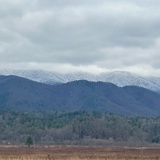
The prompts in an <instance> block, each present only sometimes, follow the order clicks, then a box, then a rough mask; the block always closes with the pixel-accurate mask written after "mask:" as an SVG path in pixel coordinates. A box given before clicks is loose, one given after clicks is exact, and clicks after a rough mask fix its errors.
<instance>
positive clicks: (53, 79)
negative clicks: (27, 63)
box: [0, 70, 160, 92]
mask: <svg viewBox="0 0 160 160" xmlns="http://www.w3.org/2000/svg"><path fill="white" fill-rule="evenodd" d="M0 75H16V76H20V77H24V78H27V79H30V80H34V81H37V82H42V83H47V84H57V83H67V82H71V81H75V80H88V81H93V82H98V81H102V82H110V83H114V84H116V85H117V86H119V87H124V86H130V85H131V86H133V85H134V86H140V87H144V88H147V89H149V90H152V91H156V92H160V77H154V76H148V77H145V76H140V75H137V74H133V73H129V72H123V71H116V72H110V73H102V74H100V75H93V74H88V73H71V74H60V73H56V72H47V71H41V70H0Z"/></svg>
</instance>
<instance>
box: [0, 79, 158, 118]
mask: <svg viewBox="0 0 160 160" xmlns="http://www.w3.org/2000/svg"><path fill="white" fill-rule="evenodd" d="M137 95H138V96H137ZM0 108H9V109H10V108H12V109H15V110H79V109H85V110H100V111H108V112H114V113H121V114H126V115H160V95H159V94H157V93H155V92H152V91H149V90H147V89H144V88H140V87H133V86H132V87H124V88H121V87H117V86H116V85H114V84H111V83H103V82H96V83H95V82H89V81H84V80H81V81H74V82H69V83H66V84H61V85H56V86H55V85H54V86H53V85H47V84H43V83H37V82H34V81H30V80H28V79H25V78H20V77H16V76H7V77H5V76H0Z"/></svg>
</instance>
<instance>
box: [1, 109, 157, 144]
mask: <svg viewBox="0 0 160 160" xmlns="http://www.w3.org/2000/svg"><path fill="white" fill-rule="evenodd" d="M0 130H1V132H0V144H24V143H25V142H26V139H27V137H28V136H30V137H32V139H33V141H34V143H35V144H41V145H55V144H63V145H65V144H71V145H76V144H77V145H111V144H118V143H125V144H128V145H132V144H138V143H160V116H159V117H144V116H124V115H117V114H112V113H107V112H105V113H103V112H99V111H84V110H82V111H70V112H57V111H52V112H47V111H38V112H19V111H12V110H0Z"/></svg>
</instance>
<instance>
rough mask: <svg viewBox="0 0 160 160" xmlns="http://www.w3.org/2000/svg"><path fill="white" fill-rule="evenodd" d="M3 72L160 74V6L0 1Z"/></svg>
mask: <svg viewBox="0 0 160 160" xmlns="http://www.w3.org/2000/svg"><path fill="white" fill-rule="evenodd" d="M0 69H27V70H31V69H41V70H47V71H56V72H60V73H70V72H89V73H95V74H99V73H102V72H108V71H117V70H122V71H129V72H134V73H138V74H145V75H155V76H156V75H160V1H159V0H152V1H151V0H0Z"/></svg>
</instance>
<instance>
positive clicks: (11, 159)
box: [0, 147, 160, 160]
mask: <svg viewBox="0 0 160 160" xmlns="http://www.w3.org/2000/svg"><path fill="white" fill-rule="evenodd" d="M0 160H160V148H125V147H48V148H47V147H43V148H40V147H37V148H30V149H28V148H23V147H9V148H6V147H0Z"/></svg>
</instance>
